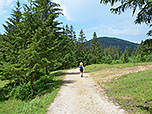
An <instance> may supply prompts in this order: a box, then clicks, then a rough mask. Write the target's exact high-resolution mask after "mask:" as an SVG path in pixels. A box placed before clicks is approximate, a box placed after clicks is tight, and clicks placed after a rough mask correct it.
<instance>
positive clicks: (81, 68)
mask: <svg viewBox="0 0 152 114" xmlns="http://www.w3.org/2000/svg"><path fill="white" fill-rule="evenodd" d="M79 68H80V75H81V77H83V63H82V62H80V65H79Z"/></svg>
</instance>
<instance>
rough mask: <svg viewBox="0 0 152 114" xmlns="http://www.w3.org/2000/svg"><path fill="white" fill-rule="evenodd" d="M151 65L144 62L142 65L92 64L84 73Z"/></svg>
mask: <svg viewBox="0 0 152 114" xmlns="http://www.w3.org/2000/svg"><path fill="white" fill-rule="evenodd" d="M149 64H152V62H144V63H126V64H93V65H88V66H86V67H85V69H84V70H85V72H86V73H92V72H97V71H100V70H103V69H109V68H118V69H121V68H126V67H131V66H139V65H149Z"/></svg>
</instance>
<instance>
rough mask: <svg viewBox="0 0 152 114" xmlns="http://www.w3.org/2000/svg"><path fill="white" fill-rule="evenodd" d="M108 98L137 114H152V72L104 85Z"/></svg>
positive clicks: (122, 78) (139, 73) (131, 75)
mask: <svg viewBox="0 0 152 114" xmlns="http://www.w3.org/2000/svg"><path fill="white" fill-rule="evenodd" d="M104 85H105V86H104V87H105V90H106V91H107V94H108V96H110V97H111V98H112V99H113V100H115V101H117V102H118V103H119V104H120V105H121V106H122V107H124V108H126V109H128V111H129V112H132V113H135V114H151V113H152V71H151V70H149V71H144V72H138V73H135V74H128V75H124V76H121V77H120V78H118V79H117V80H115V79H112V80H111V81H110V82H106V83H104Z"/></svg>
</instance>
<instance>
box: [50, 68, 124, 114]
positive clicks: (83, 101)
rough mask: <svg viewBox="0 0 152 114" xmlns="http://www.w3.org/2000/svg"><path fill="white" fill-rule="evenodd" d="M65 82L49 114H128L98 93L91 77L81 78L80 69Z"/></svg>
mask: <svg viewBox="0 0 152 114" xmlns="http://www.w3.org/2000/svg"><path fill="white" fill-rule="evenodd" d="M63 82H64V83H63V86H62V87H61V90H60V91H59V93H58V96H57V97H56V98H55V100H54V102H53V103H52V104H51V105H50V106H49V108H48V112H47V114H127V113H126V112H125V111H124V110H123V109H119V106H116V105H114V104H113V103H112V102H111V101H109V100H108V98H107V97H106V96H105V95H103V93H102V92H101V91H98V90H99V86H98V85H96V84H95V82H94V81H93V80H92V79H91V78H89V76H87V75H86V74H84V77H83V78H81V77H80V74H79V70H78V69H73V70H69V71H68V72H67V75H66V77H65V79H64V80H63Z"/></svg>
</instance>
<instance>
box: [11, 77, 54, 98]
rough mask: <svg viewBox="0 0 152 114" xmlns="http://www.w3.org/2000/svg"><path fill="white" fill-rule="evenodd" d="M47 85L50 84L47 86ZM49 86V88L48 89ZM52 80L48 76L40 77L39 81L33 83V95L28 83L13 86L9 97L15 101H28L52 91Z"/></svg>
mask: <svg viewBox="0 0 152 114" xmlns="http://www.w3.org/2000/svg"><path fill="white" fill-rule="evenodd" d="M48 83H52V84H51V85H48ZM50 86H51V87H50ZM53 86H54V84H53V80H52V78H51V77H50V76H42V77H41V78H40V79H39V80H37V81H35V82H34V95H31V85H30V82H28V83H23V84H20V85H18V86H15V87H14V88H12V89H11V92H10V93H9V97H14V98H16V99H21V100H28V99H32V98H34V97H35V96H36V95H41V94H44V93H46V92H48V90H49V91H51V90H52V89H53Z"/></svg>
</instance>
